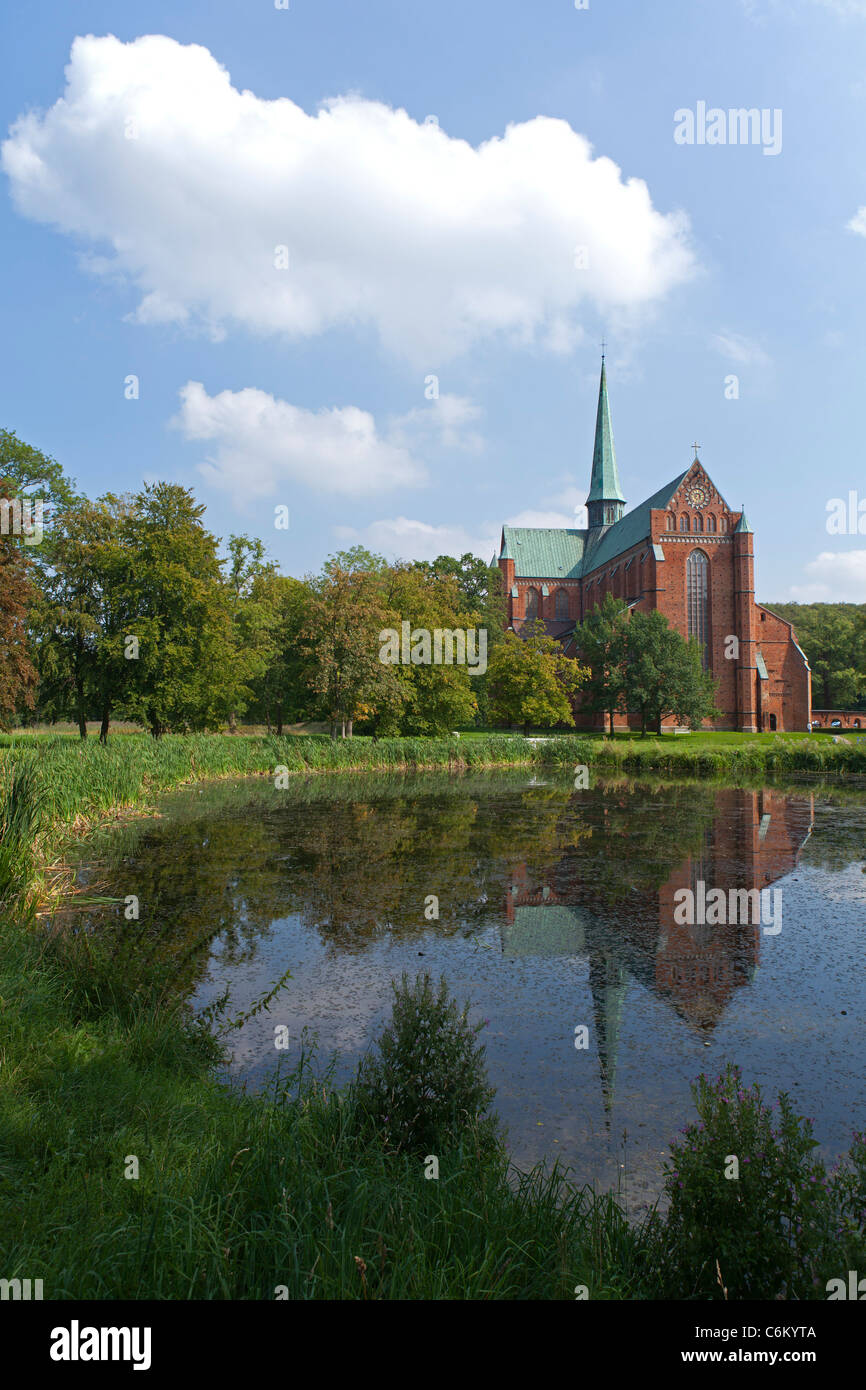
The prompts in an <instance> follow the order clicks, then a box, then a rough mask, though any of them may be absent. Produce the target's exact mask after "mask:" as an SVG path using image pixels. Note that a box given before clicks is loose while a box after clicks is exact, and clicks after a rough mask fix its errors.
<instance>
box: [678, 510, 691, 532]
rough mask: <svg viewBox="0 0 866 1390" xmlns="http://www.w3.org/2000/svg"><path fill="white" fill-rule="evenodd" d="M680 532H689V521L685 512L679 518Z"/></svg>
mask: <svg viewBox="0 0 866 1390" xmlns="http://www.w3.org/2000/svg"><path fill="white" fill-rule="evenodd" d="M680 530H681V531H688V530H689V519H688V517H687V516H686V514H685V512H683V514H682V516H681V517H680Z"/></svg>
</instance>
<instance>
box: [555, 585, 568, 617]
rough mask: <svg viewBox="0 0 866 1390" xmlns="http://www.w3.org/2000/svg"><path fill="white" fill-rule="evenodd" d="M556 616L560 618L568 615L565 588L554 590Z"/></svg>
mask: <svg viewBox="0 0 866 1390" xmlns="http://www.w3.org/2000/svg"><path fill="white" fill-rule="evenodd" d="M556 616H557V618H559V619H560V620H563V619H565V618H567V617H568V592H567V591H566V590H565V589H557V591H556Z"/></svg>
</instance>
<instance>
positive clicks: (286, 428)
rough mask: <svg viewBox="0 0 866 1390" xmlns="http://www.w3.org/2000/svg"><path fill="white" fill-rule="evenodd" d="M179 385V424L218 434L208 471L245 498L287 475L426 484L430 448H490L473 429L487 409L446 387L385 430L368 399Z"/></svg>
mask: <svg viewBox="0 0 866 1390" xmlns="http://www.w3.org/2000/svg"><path fill="white" fill-rule="evenodd" d="M179 394H180V401H181V406H180V410H179V411H178V413H177V415H176V416H175V417H174V418H173V419H172V421H171V422H170V423H171V424H172V425H173V426H174V427H175V428H177V429H180V430H181V431H182V432H183V435H184V437H185V438H186V439H187V440H190V441H194V440H212V441H214V443H213V446H212V452H211V454H210V456H209V457H208V458H207V460H206V461H205V462H203V463H201V464H199V472H200V473H201V475H202V477H203V478H204V479H205V481H206V482H208V483H210V484H211V485H212V486H214V487H217V488H220V489H221V490H223V491H225V492H229V493H231V494H232V495H233V496H234V497H236V498H239V499H240V498H244V497H261V496H267V495H271V494H274V493H275V492H276V491H277V490H278V489H279V487H280V486H281V485H282V484H286V483H288V484H297V483H301V484H303V485H305V486H307V487H310V488H313V489H314V490H315V491H318V492H329V493H343V494H354V495H361V494H364V493H374V492H383V491H386V490H388V489H390V488H397V487H420V486H422V485H423V484H424V483H426V482H427V478H428V475H427V469H426V467H425V465H424V463H423V462H422V460H421V457H420V454H421V452H422V451H425V450H432V449H450V450H452V451H459V450H462V451H468V452H472V453H477V452H479V451H480V450H481V449H482V448H483V440H482V439H481V436H480V435H479V434H477V433H476V432H475V431H473V430H470V429H469V428H468V426H469V425H470V424H471V423H472V422H473V421H475V420H476V419H477V418H478V416H479V415H480V413H481V412H480V410H479V409H478V407H477V406H475V405H473V403H472V401H470V400H469V399H468V398H467V397H466V396H450V395H443V396H440V397H439V399H438V400H436V401H431V402H430V403H429V404H428V405H427V406H422V407H419V408H417V409H414V410H410V411H409V412H408V413H407V414H405V415H401V416H396V417H393V418H391V419H389V420H388V421H387V422H386V424H385V427H384V428H383V429H381V430H380V429H379V427H378V426H377V423H376V420H375V418H374V417H373V416H372V415H371V414H370V412H369V411H367V410H361V409H360V408H359V407H358V406H355V405H347V406H335V407H332V408H330V409H324V410H319V411H313V410H306V409H304V408H303V407H301V406H297V405H291V404H289V402H288V401H283V400H279V399H277V398H276V397H275V396H272V395H269V394H268V392H267V391H260V390H258V389H257V388H256V387H251V386H250V387H246V388H245V389H244V390H242V391H220V392H219V393H218V394H217V395H215V396H209V395H208V393H207V391H206V390H205V388H204V385H203V384H202V382H200V381H188V382H187V383H186V385H185V386H184V387H183V388H182V389H181V391H180V393H179Z"/></svg>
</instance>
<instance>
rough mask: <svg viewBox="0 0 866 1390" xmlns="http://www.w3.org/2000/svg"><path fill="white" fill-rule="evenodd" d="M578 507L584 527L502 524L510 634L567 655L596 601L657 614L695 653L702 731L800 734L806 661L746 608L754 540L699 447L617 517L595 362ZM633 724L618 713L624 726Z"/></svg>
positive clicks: (764, 612)
mask: <svg viewBox="0 0 866 1390" xmlns="http://www.w3.org/2000/svg"><path fill="white" fill-rule="evenodd" d="M586 508H587V519H588V526H587V528H586V529H585V530H578V529H572V528H571V527H569V528H566V529H558V528H553V527H532V528H530V527H523V526H504V527H503V529H502V546H501V550H500V554H499V568H500V570H501V571H502V575H503V581H504V585H505V593H506V595H507V602H508V609H507V625H508V626H509V627H510V628H513V630H514V631H515V632H516V633H518V635H519V634H520V632H521V629H522V628H523V627H524V625H525V624H526V623H528V622H531V621H532V620H533V619H536V618H541V619H542V620H543V621H544V624H545V627H546V629H547V632H548V634H549V635H550V636H551V637H555V638H556V639H557V641H558V642H559V643H560V644H561V645H562V647H563V649H564V650H565V652H566V653H568V654H569V655H574V654H575V648H574V629H575V626H576V625H577V624H578V623H580V622H582V621H583V618H584V617H585V616H586V614H588V613H589V612H590V611H591V610H592V609H593V608H594V607H595V606H596V604H598V603H600V602H601V601H602V599H603V598H604V596H605V594H614V595H615V596H616V597H617V598H621V599H623V600H624V601H625V602H626V603H627V604H628V605H629V607H630V608H640V609H644V610H646V611H649V610H651V609H653V608H657V609H658V610H659V612H661V613H663V614H664V615H665V617H666V618H667V619H668V621H669V623H670V624H671V626H672V627H675V628H676V629H677V630H678V631H679V632H681V633H682V635H683V636H684V637H696V638H697V639H698V640H699V641H700V642H701V643H702V645H703V647H704V652H705V662H706V666H707V668H708V669H709V670H710V671H712V674H713V676H714V677H715V679H716V681H717V682H718V685H717V694H716V704H717V706H718V708H719V709H721V710H722V711H723V714H722V717H721V718H720V719H718V720H717V721H716V722H715V724H714V725H711V724H710V723H709V722H707V723H706V724H705V727H706V728H711V727H713V728H716V729H738V730H741V731H743V732H745V733H755V732H762V731H769V730H773V729H778V730H803V731H805V730H807V729H808V728H809V719H810V706H811V674H810V671H809V663H808V662H807V660H806V657H805V654H804V652H803V651H802V649H801V648H800V646H799V645H798V643H797V638H796V635H795V633H794V629H793V627H792V626H791V624H790V623H787V622H785V621H784V619H783V618H779V617H777V616H776V615H775V613H771V612H770V610H769V609H767V608H764V607H762V606H761V604H759V603H756V602H755V573H754V572H755V560H754V533H753V532H752V529H751V527H750V526H749V523H748V521H747V520H746V514H745V512H743V511H732V510H731V508H730V507H729V506H728V504H727V502H726V501H725V500H724V498H723V497H722V495H721V493H720V492H719V491H718V490H717V488H716V486H715V484H714V483H713V481H712V479H711V478H710V476H709V474H708V473H707V472H706V470H705V468H704V467H703V464H702V463H701V462H700V460H699V459H698V457H697V449H696V450H695V459H694V462H693V463H692V465H691V467H689V468H687V469H686V471H685V472H684V473H680V474H679V476H678V477H676V478H674V479H673V481H672V482H670V483H668V484H667V485H666V486H665V487H663V488H660V489H659V491H658V492H656V493H655V494H654V495H653V496H652V497H649V498H647V500H646V501H645V502H642V503H641V504H640V506H638V507H635V508H634V509H633V510H632V511H630V512H627V513H625V514H624V510H625V498H624V497H623V494H622V489H621V488H620V483H619V473H618V471H617V466H616V453H615V452H614V445H613V430H612V428H611V422H610V405H609V402H608V394H607V377H606V374H605V366H604V358H603V357H602V362H601V383H600V386H599V392H598V414H597V417H596V425H595V448H594V451H593V459H592V480H591V483H590V489H589V495H588V497H587V499H586ZM732 637H736V638H737V642H736V643H732V642H731V641H730V639H731V638H732ZM726 650H727V651H729V652H731V651H733V652H734V653H736V655H735V656H733V657H731V656H726ZM581 722H582V723H583V726H584V727H588V726H593V725H596V724H597V725H598V726H599V727H600V726H601V725H602V723H603V717H602V716H601V715H586V716H585V718H584V720H583V721H581V720H580V717H579V716H578V723H579V724H580V723H581ZM636 722H638V721H636V720H634V719H633V718H629V719H627V718H626V716H625V715H620V716H619V717H618V724H619V726H620V727H623V728H625V727H626V725H627V724H628V723H636ZM666 727H670V725H667V726H666Z"/></svg>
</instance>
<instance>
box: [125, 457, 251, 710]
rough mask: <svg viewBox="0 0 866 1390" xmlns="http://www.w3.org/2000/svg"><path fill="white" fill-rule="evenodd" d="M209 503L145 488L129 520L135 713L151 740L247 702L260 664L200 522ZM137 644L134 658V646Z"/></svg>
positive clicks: (178, 490) (167, 487) (164, 488)
mask: <svg viewBox="0 0 866 1390" xmlns="http://www.w3.org/2000/svg"><path fill="white" fill-rule="evenodd" d="M204 510H205V509H204V507H203V506H201V505H199V504H198V503H197V502H196V501H195V498H194V497H193V494H192V493H191V492H190V491H189V490H188V489H187V488H183V487H180V486H178V485H176V484H172V483H155V484H153V485H148V486H147V487H145V489H144V490H143V491H142V492H140V493H139V494H138V495H137V497H136V498H135V500H134V505H133V507H132V509H131V511H130V513H129V515H128V516H127V517H126V519H125V522H124V527H123V541H124V545H125V546H126V548H127V550H128V552H129V559H130V561H131V565H130V569H129V576H128V580H127V585H126V590H127V595H128V610H127V611H128V612H129V614H130V618H129V622H130V631H129V633H128V634H126V637H127V638H129V637H134V638H136V639H137V642H136V644H135V646H134V647H133V648H132V651H131V652H130V646H129V643H128V642H127V643H126V644H125V646H126V650H127V652H129V653H130V654H129V656H128V658H127V659H129V669H130V692H129V695H128V704H129V707H130V711H131V712H133V713H134V714H135V715H137V717H139V718H141V719H142V720H143V722H145V723H146V724H147V727H148V728H149V729H150V731H151V733H152V734H153V735H154V737H156V738H158V737H159V736H160V735H161V734H162V733H164V732H166V731H167V730H174V729H177V730H183V729H203V728H215V727H218V726H219V725H220V724H221V723H222V722H223V721H224V720H226V719H227V718H229V717H230V715H231V713H232V712H233V711H236V710H238V709H242V708H245V706H246V702H247V700H248V699H249V698H250V697H251V694H252V692H251V691H250V689H249V686H248V685H247V678H248V676H249V675H250V673H251V672H252V671H254V670H255V669H256V665H255V661H251V659H250V654H249V653H247V652H244V651H241V650H239V649H238V646H237V642H236V638H235V632H234V623H233V617H234V614H233V607H232V602H231V598H230V591H229V588H228V586H227V585H226V584H225V583H224V581H223V575H222V571H221V567H220V562H219V558H218V555H217V548H218V541H217V538H216V537H215V536H213V535H211V534H210V532H208V531H206V530H205V528H204V526H203V525H202V521H201V518H202V515H203V513H204ZM136 650H137V655H135V651H136Z"/></svg>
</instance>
